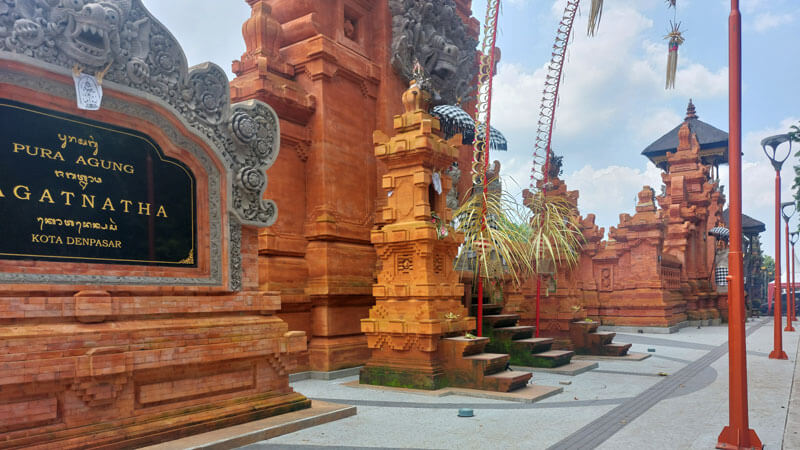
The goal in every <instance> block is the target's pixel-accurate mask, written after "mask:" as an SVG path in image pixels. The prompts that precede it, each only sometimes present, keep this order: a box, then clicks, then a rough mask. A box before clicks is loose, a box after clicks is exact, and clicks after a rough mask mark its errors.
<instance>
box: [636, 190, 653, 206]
mask: <svg viewBox="0 0 800 450" xmlns="http://www.w3.org/2000/svg"><path fill="white" fill-rule="evenodd" d="M655 196H656V191H655V190H653V188H651V187H650V186H644V187H643V188H642V190H641V191H639V203H637V204H636V212H646V211H655V210H656V203H655Z"/></svg>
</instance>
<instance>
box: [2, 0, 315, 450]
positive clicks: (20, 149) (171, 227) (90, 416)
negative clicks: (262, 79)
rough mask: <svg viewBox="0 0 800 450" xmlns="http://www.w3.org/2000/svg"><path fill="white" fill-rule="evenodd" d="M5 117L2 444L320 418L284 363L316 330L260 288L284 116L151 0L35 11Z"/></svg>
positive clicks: (34, 0) (7, 19)
mask: <svg viewBox="0 0 800 450" xmlns="http://www.w3.org/2000/svg"><path fill="white" fill-rule="evenodd" d="M77 71H80V72H84V73H86V74H89V75H92V76H96V77H97V78H98V79H99V80H102V87H103V91H104V96H103V98H102V102H101V105H100V109H99V110H97V111H86V110H79V109H78V108H77V107H76V90H75V89H76V88H75V83H74V82H73V79H72V78H73V74H74V72H77ZM0 118H2V134H0V214H2V216H3V223H4V226H3V228H2V229H3V231H4V232H3V234H2V236H0V442H2V444H0V446H11V447H16V446H20V447H28V446H48V447H52V448H77V447H82V448H83V447H93V446H112V447H116V448H120V447H123V448H124V447H138V446H141V445H144V444H147V443H151V442H157V441H161V440H164V439H168V438H171V437H177V436H182V435H186V434H190V433H195V432H198V431H206V430H208V429H211V428H214V427H219V426H225V425H230V424H234V423H238V422H243V421H246V420H252V419H254V418H259V417H266V416H270V415H274V414H279V413H283V412H287V411H291V410H295V409H301V408H305V407H308V406H309V405H310V401H309V400H307V399H306V398H305V397H303V396H302V395H299V394H297V393H294V392H293V391H292V389H291V388H290V387H289V385H288V378H287V367H286V365H287V364H291V362H290V361H292V360H293V358H288V359H287V356H289V355H290V354H293V353H296V352H298V351H304V350H305V349H306V337H305V333H303V332H290V331H288V326H287V325H286V323H285V322H283V321H282V320H281V319H279V318H278V317H277V316H275V315H274V313H275V311H277V310H278V309H279V308H280V298H279V296H278V295H276V294H274V293H272V292H263V291H259V280H258V268H257V257H258V255H257V248H258V229H257V228H258V227H264V226H269V225H271V224H272V223H273V222H274V221H275V220H276V218H277V207H276V205H275V204H274V202H272V201H269V200H264V199H263V198H262V197H263V195H264V191H265V188H266V186H267V177H266V170H267V169H268V168H269V167H270V166H271V165H272V163H273V162H274V161H275V159H276V158H277V154H278V148H279V145H280V143H279V130H278V118H277V115H276V114H275V112H274V111H273V110H272V108H270V106H268V105H267V104H265V103H261V102H258V101H255V100H249V101H246V102H241V103H236V104H233V105H232V104H231V103H230V97H229V87H228V81H227V77H226V75H225V73H224V71H223V70H222V69H220V68H219V67H217V66H215V65H213V64H202V65H199V66H196V67H193V68H191V69H189V68H188V67H187V65H186V59H185V57H184V55H183V52H182V50H181V49H180V46H179V45H178V43H177V42H176V41H175V39H174V38H173V37H172V36H171V35H170V34H169V32H168V31H167V30H166V29H165V28H164V27H163V26H162V25H161V24H160V23H159V22H158V21H157V20H156V19H155V18H153V17H152V16H151V15H150V14H149V13H148V12H147V11H146V10H145V9H144V8H143V6H142V5H141V2H140V1H139V0H104V1H96V0H78V1H74V0H69V1H68V0H17V1H0Z"/></svg>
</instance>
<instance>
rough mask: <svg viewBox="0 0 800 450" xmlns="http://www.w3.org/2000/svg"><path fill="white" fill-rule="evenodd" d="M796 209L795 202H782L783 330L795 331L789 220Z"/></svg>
mask: <svg viewBox="0 0 800 450" xmlns="http://www.w3.org/2000/svg"><path fill="white" fill-rule="evenodd" d="M787 209H788V210H791V211H792V213H791V214H789V213H788V212H786V210H787ZM795 211H796V206H795V203H794V202H783V203H781V214H783V221H784V222H786V328H784V329H783V331H794V327H793V326H792V309H794V283H793V282H792V278H791V277H790V276H789V275H790V274H791V268H792V261H791V259H789V258H791V255H789V220H790V219H791V218H792V216H793V215H794V213H795Z"/></svg>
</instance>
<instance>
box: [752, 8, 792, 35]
mask: <svg viewBox="0 0 800 450" xmlns="http://www.w3.org/2000/svg"><path fill="white" fill-rule="evenodd" d="M793 21H794V17H792V15H790V14H773V13H770V12H765V13H761V14H758V15H757V16H756V18H755V20H754V21H753V29H754V30H756V31H757V32H759V33H763V32H766V31H770V30H772V29H773V28H777V27H779V26H781V25H785V24H787V23H791V22H793Z"/></svg>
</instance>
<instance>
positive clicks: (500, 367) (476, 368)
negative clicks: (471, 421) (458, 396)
mask: <svg viewBox="0 0 800 450" xmlns="http://www.w3.org/2000/svg"><path fill="white" fill-rule="evenodd" d="M487 344H489V338H486V337H479V338H474V339H469V338H466V337H463V336H459V337H452V338H444V339H442V340H441V342H440V343H439V345H440V346H441V351H442V354H443V355H444V356H445V358H444V363H443V365H444V372H445V374H446V380H445V383H446V385H447V386H451V387H462V388H469V389H481V390H488V391H496V392H511V391H513V390H516V389H520V388H523V387H525V386H526V385H527V384H528V380H530V379H531V376H532V374H531V373H530V372H520V371H515V370H506V367H507V366H508V363H509V360H510V356H509V355H507V354H502V353H487V352H484V350H485V349H486V346H487Z"/></svg>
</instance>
